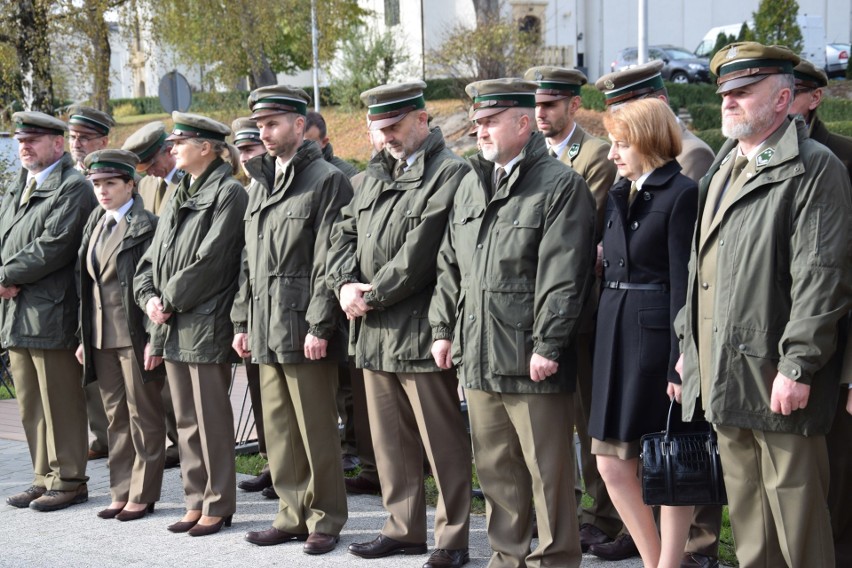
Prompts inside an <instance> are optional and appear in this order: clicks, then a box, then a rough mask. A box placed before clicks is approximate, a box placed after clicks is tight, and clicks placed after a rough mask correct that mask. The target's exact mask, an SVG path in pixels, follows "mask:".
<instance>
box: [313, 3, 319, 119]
mask: <svg viewBox="0 0 852 568" xmlns="http://www.w3.org/2000/svg"><path fill="white" fill-rule="evenodd" d="M311 47H312V50H313V60H314V69H313V77H314V110H315V111H316V112H319V111H320V97H319V30H318V29H317V0H311Z"/></svg>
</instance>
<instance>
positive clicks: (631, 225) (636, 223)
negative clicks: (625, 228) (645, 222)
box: [630, 221, 639, 231]
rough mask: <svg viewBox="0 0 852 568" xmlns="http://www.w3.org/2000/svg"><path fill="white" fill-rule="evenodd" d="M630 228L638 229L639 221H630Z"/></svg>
mask: <svg viewBox="0 0 852 568" xmlns="http://www.w3.org/2000/svg"><path fill="white" fill-rule="evenodd" d="M630 228H631V229H633V230H634V231H635V230H636V229H638V228H639V221H633V222H632V223H630Z"/></svg>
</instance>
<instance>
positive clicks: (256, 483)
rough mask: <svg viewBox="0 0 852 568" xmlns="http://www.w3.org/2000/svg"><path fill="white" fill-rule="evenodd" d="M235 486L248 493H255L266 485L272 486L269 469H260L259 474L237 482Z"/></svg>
mask: <svg viewBox="0 0 852 568" xmlns="http://www.w3.org/2000/svg"><path fill="white" fill-rule="evenodd" d="M237 487H239V488H240V489H242V490H243V491H246V492H248V493H257V492H258V491H263V490H264V489H266V488H267V487H272V474H271V473H269V470H265V471H261V472H260V475H258V476H257V477H253V478H251V479H245V480H243V481H240V482H239V483H237Z"/></svg>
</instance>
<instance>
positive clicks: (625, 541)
mask: <svg viewBox="0 0 852 568" xmlns="http://www.w3.org/2000/svg"><path fill="white" fill-rule="evenodd" d="M589 552H591V553H592V554H594V555H595V556H597V557H598V558H603V559H604V560H627V559H628V558H633V557H634V556H639V549H638V548H636V543H635V542H633V537H632V536H630V535H629V534H622V535H618V537H616V539H615V540H613V541H612V542H604V543H602V544H593V545H591V546H589Z"/></svg>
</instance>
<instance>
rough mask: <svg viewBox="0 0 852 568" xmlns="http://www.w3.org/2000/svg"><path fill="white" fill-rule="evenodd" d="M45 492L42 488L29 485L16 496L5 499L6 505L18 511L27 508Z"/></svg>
mask: <svg viewBox="0 0 852 568" xmlns="http://www.w3.org/2000/svg"><path fill="white" fill-rule="evenodd" d="M46 491H47V489H46V488H44V487H39V486H38V485H30V487H29V488H28V489H26V490H24V491H23V492H21V493H18V494H17V495H12V496H10V497H6V504H7V505H11V506H13V507H17V508H19V509H23V508H25V507H29V506H30V503H32V502H33V501H35V500H36V499H38V498H39V497H41V496H42V495H44V494H45V492H46Z"/></svg>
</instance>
